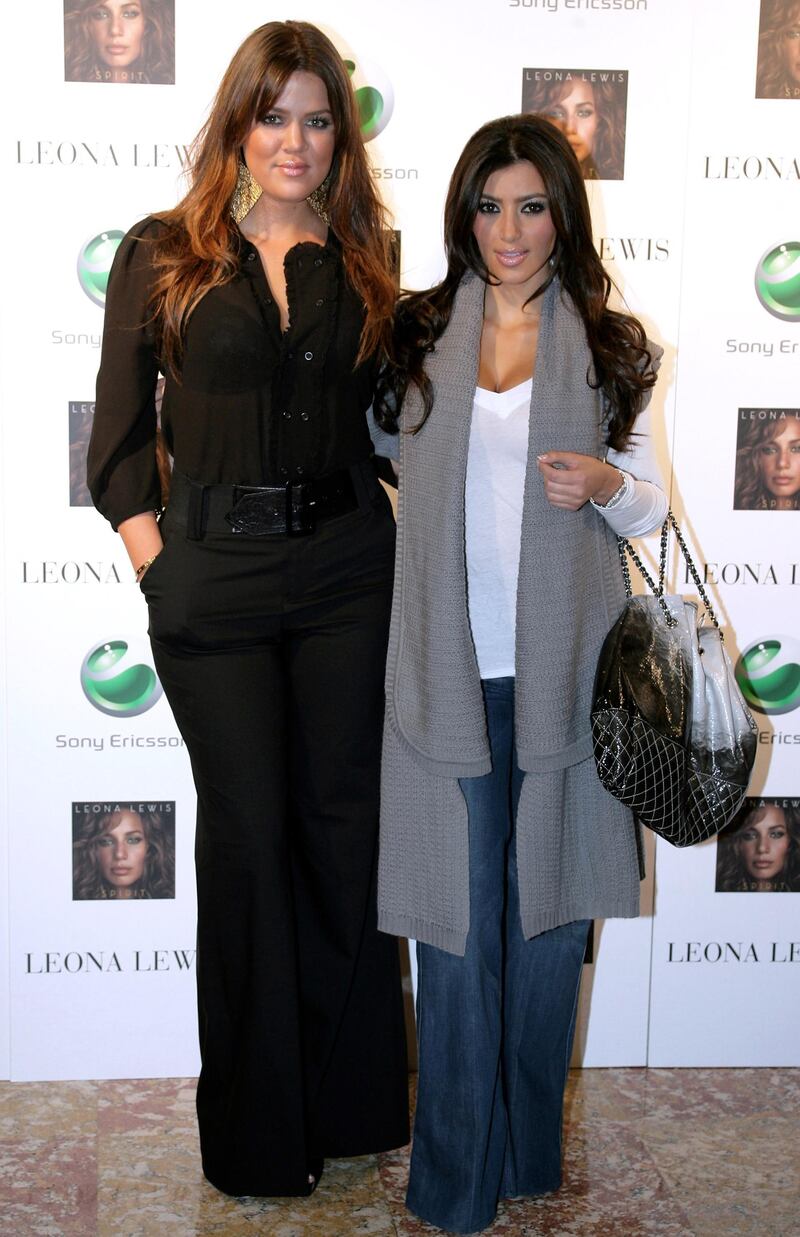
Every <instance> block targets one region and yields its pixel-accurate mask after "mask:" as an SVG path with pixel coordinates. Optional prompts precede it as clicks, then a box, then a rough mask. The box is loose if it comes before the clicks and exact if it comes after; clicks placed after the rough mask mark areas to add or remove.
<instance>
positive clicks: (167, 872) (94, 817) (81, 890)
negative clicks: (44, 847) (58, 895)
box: [72, 803, 175, 902]
mask: <svg viewBox="0 0 800 1237" xmlns="http://www.w3.org/2000/svg"><path fill="white" fill-rule="evenodd" d="M123 812H130V813H131V814H132V815H134V816H138V818H139V820H140V821H141V825H142V833H143V834H144V837H145V841H146V842H147V855H146V858H145V863H144V873H143V875H142V879H141V880H140V881H137V882H136V884H135V885H131V886H130V896H131V897H132V898H174V897H175V830H174V825H173V824H172V823H171V822H170V823H169V824H167V823H165V821H164V818H163V816H162V814H161V813H160V812H156V811H149V810H144V809H141V808H140V807H139V806H138V805H137V806H136V807H135V808H134V807H133V806H129V805H127V804H124V803H123V804H119V805H115V809H114V811H112V812H87V814H86V815H85V816H84V817H82V818H81V820H80V822H79V823H78V824H76V826H75V828H74V830H73V834H74V837H73V843H72V897H73V899H74V900H75V901H76V902H85V901H93V900H96V899H99V898H109V897H114V896H115V891H114V890H113V889H112V888H111V887H110V886H109V885H108V884H107V882H106V881H105V880H104V879H103V875H102V871H101V868H100V861H99V859H98V855H97V850H98V842H99V840H100V838H102V837H103V836H104V834H106V833H108V831H109V830H110V829H113V828H114V825H115V823H117V818H118V817H119V816H121V815H122V813H123Z"/></svg>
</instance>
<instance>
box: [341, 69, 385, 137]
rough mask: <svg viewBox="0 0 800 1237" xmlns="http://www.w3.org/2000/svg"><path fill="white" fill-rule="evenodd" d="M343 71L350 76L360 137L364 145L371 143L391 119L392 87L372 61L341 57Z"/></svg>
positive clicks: (381, 70)
mask: <svg viewBox="0 0 800 1237" xmlns="http://www.w3.org/2000/svg"><path fill="white" fill-rule="evenodd" d="M344 64H345V68H346V69H347V72H348V73H349V74H350V79H351V81H352V83H353V90H354V92H355V96H356V105H357V107H358V115H359V119H360V122H361V136H362V137H363V139H364V141H365V142H371V141H372V139H373V138H374V137H377V136H378V134H379V133H383V131H384V129H385V128H386V126H387V125H388V123H389V121H390V120H391V118H392V112H393V111H394V91H393V90H392V84H391V82H390V81H389V79H388V77H387V76H386V74H385V73H384V71H383V69H381V68H379V67H378V65H376V64H375V63H374V62H373V61H370V60H363V59H362V58H361V57H359V59H358V62H356V61H355V60H349V59H348V58H347V57H345V58H344Z"/></svg>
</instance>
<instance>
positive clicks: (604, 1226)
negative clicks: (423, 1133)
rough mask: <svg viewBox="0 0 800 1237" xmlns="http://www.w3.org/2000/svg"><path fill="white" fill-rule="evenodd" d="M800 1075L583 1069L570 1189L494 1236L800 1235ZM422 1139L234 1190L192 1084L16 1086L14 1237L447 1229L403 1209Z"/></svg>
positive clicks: (2, 1103)
mask: <svg viewBox="0 0 800 1237" xmlns="http://www.w3.org/2000/svg"><path fill="white" fill-rule="evenodd" d="M798 1100H800V1070H770V1069H762V1070H755V1069H752V1070H638V1069H627V1070H619V1069H618V1070H583V1071H574V1072H573V1073H572V1075H571V1077H570V1084H569V1091H568V1096H567V1123H566V1135H565V1181H564V1185H563V1187H562V1189H561V1191H560V1192H559V1194H557V1195H554V1196H552V1197H549V1198H545V1199H539V1200H536V1201H531V1200H529V1201H515V1202H509V1203H505V1204H503V1205H502V1207H501V1209H500V1212H499V1214H498V1217H497V1220H496V1221H495V1223H494V1224H493V1225H492V1227H491V1228H490V1229H487V1230H486V1233H487V1234H491V1235H494V1237H500V1235H501V1234H502V1237H512V1235H513V1237H523V1235H525V1237H537V1235H539V1234H542V1235H543V1237H544V1235H546V1237H590V1235H591V1237H629V1235H633V1234H636V1235H639V1234H641V1235H642V1237H645V1235H647V1237H649V1235H650V1234H654V1235H658V1237H691V1235H692V1234H694V1235H695V1237H735V1235H738V1234H753V1235H754V1237H755V1235H757V1237H779V1235H780V1237H788V1235H789V1234H794V1235H796V1234H800V1169H798V1163H799V1162H800V1154H799V1153H798V1148H800V1104H799V1103H798ZM407 1171H408V1149H407V1148H406V1149H404V1150H403V1151H398V1152H396V1153H394V1154H391V1155H382V1156H365V1157H364V1158H362V1159H358V1160H333V1161H329V1162H328V1164H327V1165H326V1170H325V1175H324V1177H323V1179H322V1181H321V1183H320V1186H319V1188H318V1189H317V1191H316V1193H315V1194H314V1195H313V1196H312V1197H311V1198H310V1199H299V1200H298V1199H295V1200H292V1199H287V1200H275V1199H269V1200H267V1199H230V1198H226V1197H224V1196H223V1195H221V1194H218V1193H217V1191H216V1190H214V1189H212V1188H211V1187H210V1186H209V1185H207V1184H206V1183H205V1182H204V1180H203V1178H202V1176H201V1174H200V1164H199V1159H198V1149H197V1137H196V1133H195V1126H194V1086H193V1084H192V1082H191V1081H186V1080H180V1079H179V1080H173V1079H168V1080H164V1079H161V1080H156V1081H150V1082H142V1081H136V1082H71V1083H70V1082H65V1083H27V1084H10V1083H0V1233H2V1234H3V1237H28V1235H29V1234H42V1235H44V1237H62V1235H66V1234H69V1235H73V1234H74V1235H76V1237H77V1235H81V1237H83V1235H84V1234H100V1235H101V1237H105V1235H109V1237H111V1235H112V1234H113V1235H115V1237H116V1235H117V1234H125V1235H128V1237H133V1235H134V1234H143V1235H147V1237H149V1235H150V1234H153V1235H154V1237H155V1235H158V1237H172V1235H176V1237H182V1235H184V1234H186V1235H187V1237H188V1235H190V1234H206V1233H220V1234H226V1235H227V1234H231V1237H239V1235H240V1234H241V1235H244V1234H248V1235H250V1237H252V1235H253V1234H257V1233H258V1234H262V1233H263V1234H268V1235H269V1237H303V1235H304V1234H314V1235H315V1237H351V1235H353V1234H390V1235H392V1237H423V1235H424V1234H428V1235H429V1237H430V1235H431V1234H435V1233H437V1232H439V1230H437V1229H433V1228H431V1227H430V1226H429V1225H427V1224H423V1223H421V1222H420V1221H419V1220H416V1219H415V1218H414V1217H413V1216H411V1215H409V1214H408V1212H407V1211H406V1210H405V1208H404V1206H403V1193H404V1188H405V1180H406V1174H407Z"/></svg>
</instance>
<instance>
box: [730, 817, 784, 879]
mask: <svg viewBox="0 0 800 1237" xmlns="http://www.w3.org/2000/svg"><path fill="white" fill-rule="evenodd" d="M739 853H740V854H741V856H742V861H743V863H744V866H745V868H746V869H747V873H748V875H749V876H750V877H751V879H753V880H757V881H769V880H774V879H775V878H776V877H777V876H779V875H780V873H781V872H782V871H783V868H784V865H785V863H786V859H787V856H788V854H789V831H788V829H787V828H786V820H785V818H784V815H783V812H782V811H781V809H780V808H779V807H775V806H771V807H767V808H764V809H763V810H762V812H761V815H760V816H759V818H758V820H754V821H751V822H750V823H749V824H748V825H745V827H744V829H742V832H741V833H740V835H739Z"/></svg>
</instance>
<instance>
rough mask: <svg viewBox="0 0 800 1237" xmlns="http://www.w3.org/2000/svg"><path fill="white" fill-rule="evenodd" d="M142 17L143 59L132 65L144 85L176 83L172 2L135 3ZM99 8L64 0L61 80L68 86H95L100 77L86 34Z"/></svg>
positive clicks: (87, 1) (90, 1)
mask: <svg viewBox="0 0 800 1237" xmlns="http://www.w3.org/2000/svg"><path fill="white" fill-rule="evenodd" d="M136 4H137V7H138V8H140V9H141V10H142V16H143V17H144V43H143V48H142V55H141V56H140V57H139V59H138V60H137V61H135V62H134V64H133V65H131V66H130V67H131V69H132V70H133V69H135V70H136V71H137V72H139V73H141V74H142V76H143V79H144V81H145V82H146V83H148V84H150V85H154V86H159V85H168V84H170V83H172V82H174V81H175V0H136ZM99 8H102V3H101V2H100V3H99V2H98V0H81V2H80V3H77V4H76V3H75V2H74V0H65V4H64V76H65V79H66V81H68V82H94V81H100V80H102V77H103V69H102V67H101V66H100V65H98V63H97V55H96V52H95V46H94V42H93V41H92V36H91V34H90V33H89V23H90V15H91V12H92V10H93V9H99Z"/></svg>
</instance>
